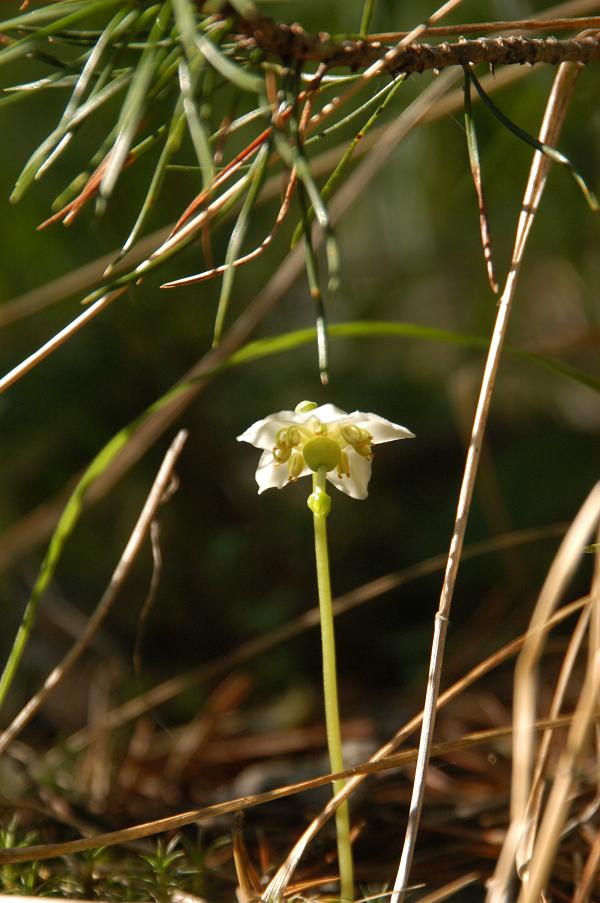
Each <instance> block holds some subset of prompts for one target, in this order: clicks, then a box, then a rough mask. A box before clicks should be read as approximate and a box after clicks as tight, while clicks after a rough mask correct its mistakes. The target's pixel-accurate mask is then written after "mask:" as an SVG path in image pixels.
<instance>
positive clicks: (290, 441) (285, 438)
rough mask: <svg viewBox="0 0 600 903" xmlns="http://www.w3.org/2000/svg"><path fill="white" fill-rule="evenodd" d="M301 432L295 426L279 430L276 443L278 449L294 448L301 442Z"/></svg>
mask: <svg viewBox="0 0 600 903" xmlns="http://www.w3.org/2000/svg"><path fill="white" fill-rule="evenodd" d="M300 438H301V437H300V432H299V430H297V429H296V427H295V426H286V427H284V428H283V429H281V430H277V434H276V436H275V441H276V443H277V447H278V448H292V447H293V446H294V445H298V444H299V442H300Z"/></svg>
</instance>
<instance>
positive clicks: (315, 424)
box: [308, 417, 327, 436]
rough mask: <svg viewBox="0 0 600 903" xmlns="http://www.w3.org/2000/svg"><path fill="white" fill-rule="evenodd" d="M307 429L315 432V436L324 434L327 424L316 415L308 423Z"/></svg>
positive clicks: (325, 433)
mask: <svg viewBox="0 0 600 903" xmlns="http://www.w3.org/2000/svg"><path fill="white" fill-rule="evenodd" d="M308 426H309V429H310V430H311V431H312V432H313V433H314V434H315V436H326V435H327V424H326V423H321V421H320V420H319V418H318V417H312V418H311V420H310V421H309V423H308Z"/></svg>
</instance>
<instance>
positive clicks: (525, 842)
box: [516, 594, 594, 878]
mask: <svg viewBox="0 0 600 903" xmlns="http://www.w3.org/2000/svg"><path fill="white" fill-rule="evenodd" d="M593 604H594V599H593V594H592V598H591V599H590V604H589V605H588V606H586V608H584V610H583V611H582V612H581V615H580V616H579V619H578V621H577V624H576V625H575V629H574V631H573V633H572V634H571V637H570V639H569V645H568V646H567V651H566V652H565V655H564V658H563V662H562V665H561V669H560V673H559V675H558V680H557V682H556V687H555V690H554V696H553V697H552V703H551V705H550V709H549V711H548V717H549V718H557V717H558V715H559V714H560V710H561V707H562V704H563V701H564V698H565V693H566V690H567V686H568V683H569V680H570V678H571V675H572V673H573V668H574V666H575V662H576V660H577V656H578V654H579V650H580V649H581V644H582V643H583V640H584V637H585V634H586V630H587V627H588V623H589V621H590V614H591V612H592V608H593ZM552 738H553V733H552V731H545V732H544V734H543V735H542V737H541V739H540V741H539V747H538V754H537V758H536V762H535V768H534V772H533V779H532V781H531V793H530V795H529V799H528V801H527V810H526V812H525V831H524V834H523V838H522V840H521V843H520V844H519V848H518V849H517V853H516V865H517V872H518V874H519V877H521V878H522V877H523V875H524V873H525V871H526V869H527V866H528V863H529V861H530V859H531V856H532V853H533V847H534V844H535V836H536V832H537V826H538V824H539V820H540V815H541V811H542V804H543V797H544V791H545V789H546V779H545V770H546V765H547V762H548V755H549V752H550V744H551V743H552Z"/></svg>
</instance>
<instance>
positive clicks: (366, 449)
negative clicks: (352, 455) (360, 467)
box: [354, 443, 373, 461]
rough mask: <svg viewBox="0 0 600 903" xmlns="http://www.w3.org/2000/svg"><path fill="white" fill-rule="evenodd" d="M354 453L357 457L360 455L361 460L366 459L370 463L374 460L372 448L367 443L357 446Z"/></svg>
mask: <svg viewBox="0 0 600 903" xmlns="http://www.w3.org/2000/svg"><path fill="white" fill-rule="evenodd" d="M354 451H355V452H356V454H357V455H360V456H361V458H366V459H367V460H368V461H370V460H371V459H372V458H373V451H372V449H371V446H370V445H367V444H366V443H365V444H364V445H363V444H362V443H361V444H360V445H355V446H354Z"/></svg>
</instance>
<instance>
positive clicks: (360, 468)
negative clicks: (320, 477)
mask: <svg viewBox="0 0 600 903" xmlns="http://www.w3.org/2000/svg"><path fill="white" fill-rule="evenodd" d="M347 454H348V463H349V465H350V476H349V477H346V476H344V477H340V476H338V472H337V470H332V471H330V473H328V474H327V479H328V480H329V482H330V483H333V485H334V486H335V488H336V489H341V491H342V492H344V493H345V494H346V495H349V496H351V498H353V499H366V497H367V496H368V494H369V493H368V491H367V487H368V485H369V480H370V479H371V462H370V461H369V459H368V458H363V456H362V455H359V454H357V453H356V452H355V451H354V449H353V448H349V449H348V452H347Z"/></svg>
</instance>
